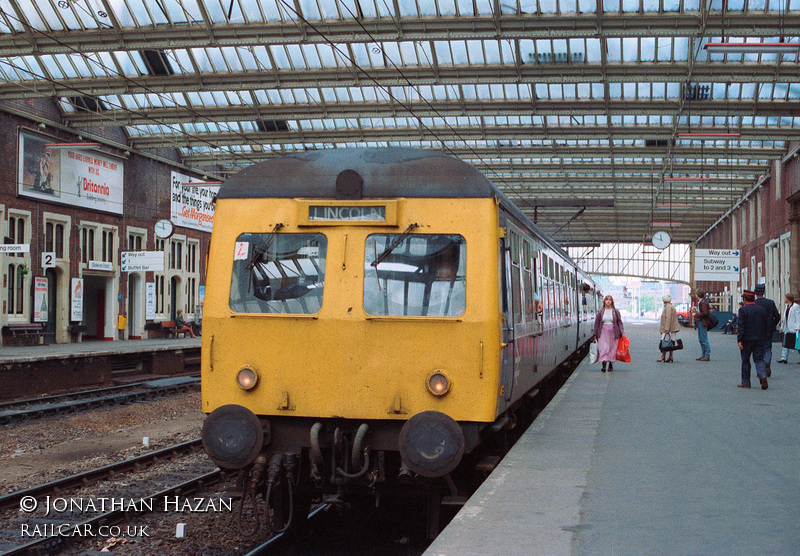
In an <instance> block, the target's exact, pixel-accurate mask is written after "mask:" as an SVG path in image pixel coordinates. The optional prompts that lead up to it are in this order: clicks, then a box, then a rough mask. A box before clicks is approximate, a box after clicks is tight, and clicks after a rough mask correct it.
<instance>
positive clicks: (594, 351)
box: [589, 342, 599, 363]
mask: <svg viewBox="0 0 800 556" xmlns="http://www.w3.org/2000/svg"><path fill="white" fill-rule="evenodd" d="M598 357H599V354H598V347H597V342H592V343H591V344H589V363H597V358H598Z"/></svg>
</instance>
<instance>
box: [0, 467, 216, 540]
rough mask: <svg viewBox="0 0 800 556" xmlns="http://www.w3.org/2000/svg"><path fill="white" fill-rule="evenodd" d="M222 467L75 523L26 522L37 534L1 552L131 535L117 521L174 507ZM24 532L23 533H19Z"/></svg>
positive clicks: (138, 528)
mask: <svg viewBox="0 0 800 556" xmlns="http://www.w3.org/2000/svg"><path fill="white" fill-rule="evenodd" d="M224 476H225V475H224V473H223V472H222V470H220V469H217V470H215V471H211V472H210V473H204V474H202V475H199V476H196V477H193V478H192V479H190V480H188V481H184V482H182V483H179V484H176V485H173V486H170V487H168V488H166V489H163V490H161V491H159V492H156V493H153V494H150V495H146V496H142V497H139V498H137V499H136V501H135V502H134V500H133V499H130V501H129V503H128V504H125V503H121V504H119V505H120V506H121V507H120V508H118V509H112V510H111V511H108V512H102V513H98V514H97V515H95V516H94V517H91V518H89V519H85V520H83V521H79V522H75V521H73V520H70V517H69V516H67V517H66V520H64V519H61V520H56V519H50V520H49V523H45V524H43V525H40V526H38V527H39V528H32V527H36V526H35V525H30V526H29V527H27V528H25V529H24V530H23V531H24V532H26V533H31V532H35V534H36V536H37V537H39V538H37V539H36V540H33V541H30V542H28V543H25V544H23V545H20V546H17V547H14V548H11V549H8V550H7V551H6V552H3V554H4V555H8V556H10V555H31V556H33V555H36V556H39V555H42V554H56V553H58V552H60V551H61V550H62V549H64V548H65V547H66V545H68V544H69V543H72V542H79V540H80V539H86V538H90V539H94V538H97V537H98V536H101V537H111V536H114V537H117V536H122V535H129V536H130V535H131V526H130V525H128V526H125V527H120V524H122V523H125V522H128V521H132V520H133V519H134V518H135V517H139V516H141V515H143V514H145V513H148V512H168V511H170V509H171V508H170V507H169V504H170V501H171V500H173V499H174V500H175V504H176V507H178V504H179V503H180V502H179V501H178V497H185V496H187V495H190V494H194V493H196V492H200V491H203V489H205V488H206V487H208V486H210V485H213V484H216V483H218V482H219V481H221V480H222V479H223V478H224ZM133 528H134V529H135V532H136V531H138V532H140V533H146V531H147V526H133ZM23 534H24V533H23Z"/></svg>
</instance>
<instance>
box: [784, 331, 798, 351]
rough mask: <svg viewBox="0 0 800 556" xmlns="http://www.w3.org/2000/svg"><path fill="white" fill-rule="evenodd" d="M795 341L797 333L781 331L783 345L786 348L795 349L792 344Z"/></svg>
mask: <svg viewBox="0 0 800 556" xmlns="http://www.w3.org/2000/svg"><path fill="white" fill-rule="evenodd" d="M796 341H797V333H796V332H784V333H783V347H785V348H787V349H795V348H794V344H795V342H796Z"/></svg>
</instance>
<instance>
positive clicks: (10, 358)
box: [0, 336, 201, 363]
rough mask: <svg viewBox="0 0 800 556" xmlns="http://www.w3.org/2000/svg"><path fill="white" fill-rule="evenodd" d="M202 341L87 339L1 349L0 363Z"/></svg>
mask: <svg viewBox="0 0 800 556" xmlns="http://www.w3.org/2000/svg"><path fill="white" fill-rule="evenodd" d="M200 342H201V338H200V337H199V336H198V337H197V338H191V337H189V338H166V339H164V338H156V339H152V340H124V341H123V340H119V341H115V342H103V341H97V340H95V341H92V340H84V341H83V342H76V343H71V344H48V345H39V346H2V347H0V363H24V362H31V361H41V360H47V359H61V358H63V357H66V356H77V357H81V356H86V357H89V356H97V355H108V354H118V353H120V354H122V353H142V352H155V351H174V350H180V349H187V348H198V347H200Z"/></svg>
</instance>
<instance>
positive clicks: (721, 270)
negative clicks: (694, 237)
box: [694, 249, 741, 282]
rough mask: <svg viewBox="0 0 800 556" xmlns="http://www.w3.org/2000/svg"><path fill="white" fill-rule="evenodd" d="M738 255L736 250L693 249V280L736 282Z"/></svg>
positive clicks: (737, 276)
mask: <svg viewBox="0 0 800 556" xmlns="http://www.w3.org/2000/svg"><path fill="white" fill-rule="evenodd" d="M739 254H740V251H739V250H738V249H695V251H694V279H695V280H696V281H709V280H723V281H726V282H731V281H733V282H735V281H738V280H739V269H740V268H741V267H740V266H739Z"/></svg>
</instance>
